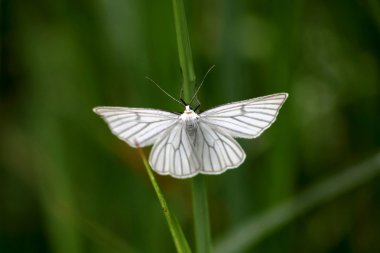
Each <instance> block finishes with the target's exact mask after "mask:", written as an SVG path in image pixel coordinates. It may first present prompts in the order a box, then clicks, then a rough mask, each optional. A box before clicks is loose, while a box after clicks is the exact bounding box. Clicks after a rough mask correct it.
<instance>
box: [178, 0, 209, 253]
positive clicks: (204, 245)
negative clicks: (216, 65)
mask: <svg viewBox="0 0 380 253" xmlns="http://www.w3.org/2000/svg"><path fill="white" fill-rule="evenodd" d="M172 3H173V11H174V23H175V30H176V35H177V44H178V55H179V63H180V66H181V69H182V73H183V95H184V97H183V98H184V99H185V101H187V102H190V100H191V97H192V95H193V90H194V84H195V79H196V77H195V74H194V64H193V58H192V53H191V46H190V39H189V32H188V29H187V23H186V14H185V7H184V4H183V1H182V0H173V1H172ZM192 190H193V213H194V230H195V242H196V252H198V253H207V252H211V232H210V225H209V224H210V222H209V214H208V205H207V191H206V185H205V182H204V177H203V176H202V175H199V176H196V177H194V178H193V179H192Z"/></svg>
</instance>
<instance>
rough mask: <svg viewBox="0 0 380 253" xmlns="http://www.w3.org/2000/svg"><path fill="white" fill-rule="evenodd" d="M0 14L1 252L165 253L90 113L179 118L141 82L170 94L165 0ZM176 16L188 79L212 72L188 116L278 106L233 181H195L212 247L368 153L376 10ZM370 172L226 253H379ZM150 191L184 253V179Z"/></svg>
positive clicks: (122, 157) (171, 34)
mask: <svg viewBox="0 0 380 253" xmlns="http://www.w3.org/2000/svg"><path fill="white" fill-rule="evenodd" d="M0 3H1V14H0V19H1V90H0V115H1V116H0V252H2V253H8V252H15V253H18V252H56V253H62V252H70V253H71V252H72V253H82V252H99V253H100V252H174V250H175V248H174V244H173V242H172V239H171V236H170V233H169V230H168V227H167V224H166V221H165V219H164V216H163V214H162V211H161V209H160V206H159V203H158V200H157V199H156V196H155V193H154V191H153V189H152V186H151V185H150V182H149V180H148V177H147V175H146V172H145V170H144V168H143V166H142V161H141V159H140V158H139V157H138V154H137V152H136V150H134V149H132V148H130V147H129V146H127V144H125V143H123V142H121V141H120V140H118V139H117V138H116V137H115V136H113V135H112V134H111V133H110V131H109V130H108V128H107V126H106V124H105V123H104V122H103V121H102V120H101V119H100V118H99V117H98V116H97V115H95V114H94V113H93V112H92V108H93V107H94V106H98V105H109V106H129V107H148V108H158V109H163V110H168V111H178V112H179V111H182V110H183V108H182V107H181V106H179V105H178V104H176V103H175V102H173V101H172V100H171V99H169V98H168V97H167V96H165V94H163V93H161V92H160V91H159V90H158V89H157V88H156V87H155V86H154V85H153V84H152V83H150V82H149V81H147V80H146V79H145V76H149V77H151V78H152V79H154V80H155V81H156V82H158V83H159V84H160V85H161V86H162V87H163V88H164V89H166V90H168V91H169V92H170V93H171V94H173V95H174V96H175V97H177V94H179V91H180V86H181V73H180V68H179V63H178V54H177V45H176V37H175V31H174V21H173V20H174V19H173V13H172V5H171V1H170V0H167V1H147V0H145V1H137V0H135V1H133V0H96V1H78V0H65V1H64V0H55V1H48V0H35V1H26V0H19V1H11V0H2V1H1V2H0ZM185 6H186V11H187V19H188V26H189V30H190V39H191V44H192V50H193V57H194V65H195V70H196V74H197V76H198V80H199V79H201V78H202V77H203V75H204V73H205V72H206V71H207V70H208V68H209V67H210V66H211V65H213V64H215V65H216V67H215V69H214V70H213V71H212V72H211V73H210V75H209V76H208V77H207V80H206V81H205V84H204V87H203V88H202V89H201V91H200V93H199V99H200V101H201V102H202V108H201V110H205V109H207V108H209V107H213V106H216V105H220V104H223V103H227V102H231V101H237V100H242V99H248V98H253V97H257V96H262V95H268V94H272V93H277V92H288V93H289V95H290V96H289V98H288V101H287V102H286V103H285V105H284V107H283V109H282V110H281V112H280V114H279V117H278V119H277V121H276V123H275V124H274V125H273V126H272V127H271V128H270V129H268V130H267V131H266V132H265V133H264V134H263V135H262V136H261V137H260V138H258V139H257V140H241V141H239V142H240V143H241V144H242V146H243V147H244V149H245V150H246V153H247V159H246V161H245V163H244V164H243V165H242V166H241V167H240V168H238V169H236V170H232V171H228V172H226V173H224V174H223V175H220V176H208V177H207V185H208V194H209V207H210V218H211V227H212V237H213V238H214V239H215V241H217V239H218V238H223V235H225V234H227V233H229V231H231V229H233V228H235V227H239V226H244V224H246V222H247V220H249V219H251V218H252V217H256V216H260V214H266V213H267V210H272V208H276V206H278V205H281V203H283V201H286V200H287V199H289V198H291V197H293V196H298V195H299V194H300V193H302V192H303V191H304V190H305V189H308V188H309V187H310V186H312V185H314V184H316V183H318V182H323V181H324V180H326V179H328V178H330V177H331V176H335V175H338V176H339V175H340V174H341V173H344V172H345V171H347V169H348V168H350V167H352V166H353V165H356V164H361V163H363V162H365V161H367V160H368V159H371V158H372V157H374V156H375V155H376V154H377V153H378V152H379V151H380V148H379V147H380V93H379V89H380V3H379V1H377V0H366V1H359V0H349V1H343V0H338V1H327V0H325V1H319V0H312V1H301V0H291V1H263V0H253V1H247V0H246V1H232V0H224V1H215V0H213V1H212V0H208V1H201V0H196V1H185ZM145 152H146V154H148V152H149V149H145ZM377 166H379V165H377ZM379 174H380V173H372V174H371V176H368V177H367V178H366V180H361V182H360V183H357V185H355V187H351V188H350V189H348V190H343V191H342V192H341V193H342V194H339V195H338V196H336V197H334V198H331V199H329V200H328V201H324V202H321V203H317V204H315V207H314V208H310V209H308V210H307V211H306V212H302V214H301V215H298V216H297V217H295V218H294V219H291V220H289V222H286V224H284V226H278V227H276V228H274V229H272V230H271V231H270V233H267V234H266V235H265V236H262V237H260V240H258V241H257V243H254V244H250V245H249V247H246V248H244V249H241V250H238V252H311V253H313V252H361V253H362V252H380V241H379V238H380V217H379V214H380V184H379V179H380V177H379ZM157 178H158V180H159V183H160V185H161V187H162V189H163V191H164V193H165V196H166V197H167V201H168V203H169V205H170V207H171V208H172V210H173V212H174V213H175V214H176V215H177V217H178V218H179V220H180V223H181V224H182V225H183V228H184V230H185V234H186V236H187V238H188V240H189V242H190V245H191V246H192V247H193V245H194V236H193V224H192V222H193V221H192V210H191V188H190V186H191V184H190V180H176V179H172V178H169V177H162V176H157ZM351 179H352V180H356V179H355V178H351ZM351 179H350V180H351ZM333 186H335V185H334V184H332V185H331V187H333ZM336 187H338V188H339V187H340V186H339V184H338V183H337V185H336ZM328 188H329V187H328ZM326 190H327V191H328V190H329V189H326ZM263 226H265V224H263ZM255 229H258V230H260V227H254V228H253V230H252V231H251V232H252V233H253V232H254V231H255ZM220 240H221V241H223V239H220ZM193 248H194V247H193Z"/></svg>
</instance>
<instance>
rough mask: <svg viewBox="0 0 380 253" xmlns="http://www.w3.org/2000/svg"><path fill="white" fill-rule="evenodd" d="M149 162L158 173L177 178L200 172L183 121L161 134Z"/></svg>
mask: <svg viewBox="0 0 380 253" xmlns="http://www.w3.org/2000/svg"><path fill="white" fill-rule="evenodd" d="M149 164H150V166H151V167H152V169H153V170H155V171H156V172H157V173H158V174H161V175H171V176H173V177H176V178H189V177H192V176H194V175H196V174H197V173H198V172H199V170H200V163H199V160H198V158H197V154H196V153H195V150H194V145H193V142H192V141H191V139H190V137H189V135H188V133H187V132H186V125H185V123H184V122H183V121H178V122H177V123H176V124H175V125H173V126H172V127H171V128H170V129H168V130H167V131H166V132H165V133H164V134H163V135H161V136H160V138H159V139H158V140H157V142H156V143H155V144H154V146H153V148H152V150H151V152H150V156H149Z"/></svg>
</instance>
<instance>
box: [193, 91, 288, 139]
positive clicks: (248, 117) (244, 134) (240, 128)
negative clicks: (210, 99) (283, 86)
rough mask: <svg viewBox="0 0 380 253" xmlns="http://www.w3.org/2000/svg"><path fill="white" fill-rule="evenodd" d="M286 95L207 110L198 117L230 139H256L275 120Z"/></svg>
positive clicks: (259, 98) (275, 95)
mask: <svg viewBox="0 0 380 253" xmlns="http://www.w3.org/2000/svg"><path fill="white" fill-rule="evenodd" d="M287 97H288V94H287V93H278V94H273V95H269V96H264V97H258V98H253V99H248V100H244V101H239V102H233V103H229V104H225V105H221V106H218V107H216V108H213V109H210V110H207V111H205V112H203V113H201V114H200V115H199V116H200V117H201V119H202V120H203V121H204V122H205V123H207V124H209V125H213V126H216V127H218V128H219V129H221V130H223V131H225V132H226V133H228V134H229V135H231V136H232V137H239V138H248V139H251V138H256V137H258V136H259V135H260V134H261V133H262V132H264V130H265V129H267V128H268V127H270V125H272V123H273V122H274V121H275V120H276V117H277V114H278V112H279V110H280V108H281V106H282V105H283V104H284V102H285V100H286V98H287Z"/></svg>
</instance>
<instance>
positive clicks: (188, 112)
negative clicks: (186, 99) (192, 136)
mask: <svg viewBox="0 0 380 253" xmlns="http://www.w3.org/2000/svg"><path fill="white" fill-rule="evenodd" d="M193 112H194V111H193V110H191V108H190V105H185V113H187V114H190V113H193Z"/></svg>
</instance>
